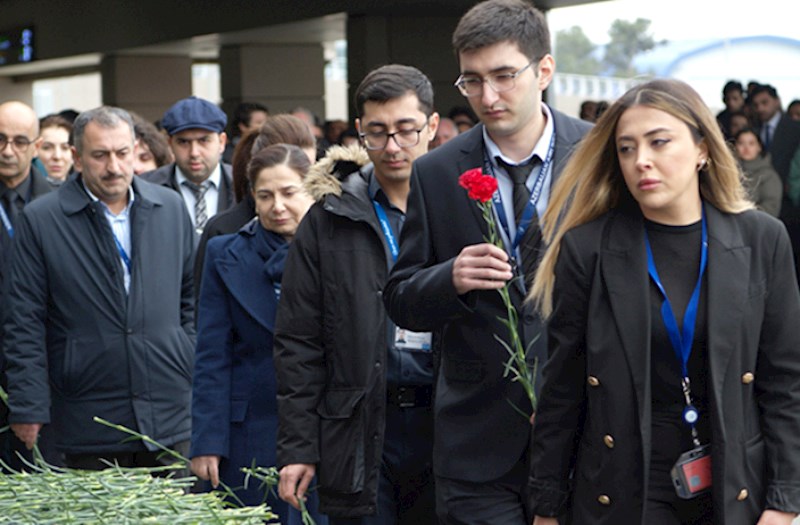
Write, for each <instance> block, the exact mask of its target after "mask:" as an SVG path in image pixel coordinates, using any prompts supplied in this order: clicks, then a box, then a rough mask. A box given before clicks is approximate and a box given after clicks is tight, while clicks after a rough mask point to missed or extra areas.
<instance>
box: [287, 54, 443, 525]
mask: <svg viewBox="0 0 800 525" xmlns="http://www.w3.org/2000/svg"><path fill="white" fill-rule="evenodd" d="M355 98H356V106H357V109H358V113H359V115H360V118H359V119H357V120H356V127H357V128H358V131H359V135H360V137H361V142H362V144H363V146H364V147H365V148H366V154H365V153H364V151H363V150H358V149H356V148H353V149H344V148H341V147H338V146H334V147H333V148H331V149H330V150H329V151H328V156H327V157H326V158H325V159H324V160H322V161H321V162H320V163H318V164H317V165H316V166H315V167H314V168H312V171H311V172H310V173H309V175H308V178H307V180H306V188H307V189H308V190H309V191H310V192H311V193H312V195H313V196H314V198H315V199H316V200H317V204H316V205H314V206H313V207H312V208H311V210H310V211H309V212H308V214H307V215H306V217H305V218H304V219H303V222H302V223H301V224H300V228H299V229H298V230H297V235H296V236H295V238H294V241H293V242H292V247H291V249H290V251H289V255H288V259H287V261H286V271H285V273H284V276H283V281H282V286H281V290H282V291H281V302H280V306H279V309H278V319H277V323H276V328H275V369H276V372H277V377H278V408H279V415H280V425H279V431H278V467H279V468H281V481H280V487H279V490H280V496H281V497H282V498H283V499H285V500H286V501H288V502H289V503H291V504H293V505H295V506H297V505H298V501H297V498H302V497H303V495H304V494H305V493H306V489H307V488H308V486H309V483H310V482H311V480H312V478H313V477H314V475H315V474H316V475H317V479H318V485H319V496H320V510H321V511H322V512H325V513H327V514H328V516H329V517H330V520H331V523H334V524H337V525H340V524H359V525H367V524H369V525H373V524H376V525H377V524H381V525H384V524H386V525H388V524H392V525H394V524H419V523H434V522H435V514H434V494H433V475H432V471H431V449H432V439H433V436H432V432H433V420H432V414H431V392H432V381H433V359H432V354H431V334H430V333H413V332H410V331H408V330H405V331H404V330H400V329H398V328H397V327H395V326H394V325H393V324H392V323H391V321H390V320H389V319H388V317H387V316H386V313H385V311H384V309H383V304H382V302H381V289H382V288H383V284H384V282H385V281H386V278H387V276H388V272H389V269H390V268H391V267H392V265H393V264H394V261H395V259H396V258H397V254H398V252H399V245H400V232H401V230H402V229H403V223H404V222H405V211H406V198H407V196H408V191H409V179H410V176H411V167H412V163H413V162H414V161H415V160H416V159H417V158H418V157H419V156H420V155H422V154H424V153H425V152H426V151H427V150H428V144H429V143H430V141H431V140H432V139H433V137H434V136H435V135H436V128H437V126H438V123H439V115H437V114H436V113H435V112H434V111H433V87H432V86H431V83H430V81H429V80H428V78H427V77H426V76H425V75H424V74H422V73H421V72H420V71H419V70H417V69H415V68H413V67H408V66H401V65H389V66H383V67H381V68H378V69H376V70H374V71H372V72H371V73H369V74H368V75H367V76H366V77H365V78H364V80H363V81H362V82H361V85H360V86H359V87H358V89H357V91H356V95H355ZM369 161H371V163H370V162H369Z"/></svg>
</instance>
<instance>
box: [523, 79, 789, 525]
mask: <svg viewBox="0 0 800 525" xmlns="http://www.w3.org/2000/svg"><path fill="white" fill-rule="evenodd" d="M572 159H573V160H572V161H571V163H570V165H568V166H567V167H566V168H565V170H564V172H563V174H562V176H561V179H559V182H558V186H557V187H556V188H554V193H553V196H552V197H551V201H550V204H549V207H548V211H547V212H546V213H545V215H544V217H543V220H544V224H545V227H544V235H545V238H546V239H547V241H548V249H547V251H546V253H545V255H544V259H543V261H542V264H541V266H540V268H539V271H538V274H537V276H536V280H535V282H534V286H533V288H532V292H531V297H532V298H533V300H535V301H536V302H537V304H538V306H539V308H540V310H541V312H542V313H543V314H544V315H545V316H546V317H547V318H548V324H547V326H548V328H547V330H548V341H549V353H550V360H549V361H548V363H547V365H546V367H545V370H544V383H543V385H542V391H541V396H540V404H539V406H538V410H537V414H536V420H535V425H534V436H533V448H532V459H531V478H530V485H531V487H530V488H531V493H532V501H531V503H532V505H533V511H534V513H535V514H536V518H535V520H534V523H535V524H536V525H552V524H556V523H558V521H557V519H559V518H560V519H569V520H571V521H570V523H579V524H581V525H587V524H620V523H625V524H633V523H642V524H645V523H646V524H648V525H667V524H669V525H676V524H709V525H710V524H712V523H725V524H726V525H738V524H741V525H745V524H747V525H752V524H753V523H756V522H757V523H758V524H759V525H767V524H785V525H789V524H790V523H791V521H792V519H793V518H794V516H795V515H796V514H795V513H796V512H797V511H798V510H800V455H799V454H798V453H797V451H798V450H800V331H798V330H797V321H798V319H800V294H798V287H797V281H796V278H795V270H794V261H793V259H792V252H791V246H790V244H789V239H788V236H787V234H786V231H785V229H784V227H783V225H782V224H781V223H780V222H778V221H777V220H776V219H774V218H772V217H770V216H768V215H767V214H765V213H763V212H760V211H756V210H755V209H753V205H752V204H751V203H750V202H748V201H747V200H746V198H745V192H744V190H743V188H742V186H741V181H740V178H739V171H738V169H737V165H736V161H735V160H734V158H733V157H732V155H731V153H730V151H729V149H728V148H727V147H726V145H725V142H724V139H723V137H722V135H721V133H720V131H719V127H718V126H717V124H716V122H715V120H714V117H713V116H712V115H711V113H710V112H709V110H708V109H707V108H706V107H705V105H704V104H703V102H702V100H701V99H700V97H699V96H698V95H697V93H696V92H695V91H694V90H693V89H692V88H690V87H689V86H688V85H686V84H684V83H682V82H679V81H674V80H656V81H652V82H649V83H646V84H642V85H640V86H637V87H635V88H633V89H632V90H630V91H629V92H628V93H626V94H625V95H624V96H623V97H622V98H621V99H620V100H618V101H617V102H616V103H614V104H613V105H612V106H611V107H610V108H609V109H608V111H607V112H606V113H605V114H604V115H603V117H602V118H601V119H600V120H599V122H598V124H597V125H596V127H595V128H594V129H593V130H592V131H591V132H590V133H589V134H588V135H587V136H586V138H585V139H584V141H583V143H582V144H581V146H580V147H579V149H578V150H577V151H576V153H575V155H574V156H573V158H572ZM567 203H569V208H568V209H569V211H567V212H566V213H563V214H559V210H562V209H564V208H565V205H566V204H567ZM562 523H563V522H562Z"/></svg>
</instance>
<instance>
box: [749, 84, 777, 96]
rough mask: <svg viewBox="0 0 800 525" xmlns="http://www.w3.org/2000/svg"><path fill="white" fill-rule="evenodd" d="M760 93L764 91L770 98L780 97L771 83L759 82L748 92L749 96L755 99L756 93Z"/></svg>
mask: <svg viewBox="0 0 800 525" xmlns="http://www.w3.org/2000/svg"><path fill="white" fill-rule="evenodd" d="M761 93H766V94H767V95H769V96H771V97H772V98H780V97H779V96H778V90H777V89H775V87H774V86H772V84H759V85H758V86H756V87H755V88H754V89H753V91H752V92H751V93H750V96H751V97H752V98H753V99H755V97H756V95H760V94H761Z"/></svg>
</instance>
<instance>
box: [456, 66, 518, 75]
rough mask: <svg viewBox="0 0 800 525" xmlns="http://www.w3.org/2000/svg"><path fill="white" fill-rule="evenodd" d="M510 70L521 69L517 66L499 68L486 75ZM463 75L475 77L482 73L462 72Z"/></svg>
mask: <svg viewBox="0 0 800 525" xmlns="http://www.w3.org/2000/svg"><path fill="white" fill-rule="evenodd" d="M523 67H524V66H523ZM509 69H512V70H513V69H519V68H518V67H517V66H497V67H495V68H492V69H490V70H489V72H488V73H486V74H487V75H489V74H492V73H499V72H501V71H508V70H509ZM461 74H462V75H475V76H478V75H480V73H478V72H477V71H471V70H465V71H462V72H461Z"/></svg>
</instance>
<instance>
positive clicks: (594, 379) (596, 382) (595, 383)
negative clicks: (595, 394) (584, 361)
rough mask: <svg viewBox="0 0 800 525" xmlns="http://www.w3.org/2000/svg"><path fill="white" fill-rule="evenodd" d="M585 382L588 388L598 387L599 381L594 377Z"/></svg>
mask: <svg viewBox="0 0 800 525" xmlns="http://www.w3.org/2000/svg"><path fill="white" fill-rule="evenodd" d="M586 382H587V383H589V386H600V380H599V379H597V378H596V377H594V376H589V377H588V378H587V379H586Z"/></svg>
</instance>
